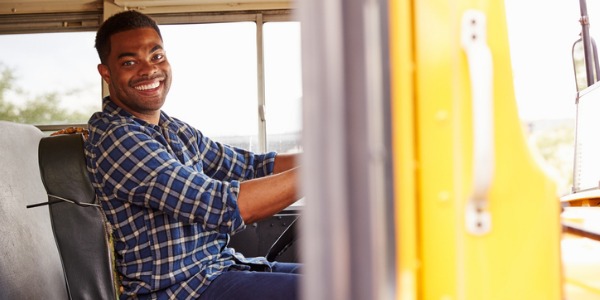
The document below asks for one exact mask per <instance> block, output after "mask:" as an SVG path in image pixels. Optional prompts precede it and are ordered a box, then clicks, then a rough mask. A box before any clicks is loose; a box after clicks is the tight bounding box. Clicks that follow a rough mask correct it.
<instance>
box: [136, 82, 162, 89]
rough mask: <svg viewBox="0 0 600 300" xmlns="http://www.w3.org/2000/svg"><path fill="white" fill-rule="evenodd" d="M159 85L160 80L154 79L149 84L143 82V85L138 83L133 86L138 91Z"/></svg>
mask: <svg viewBox="0 0 600 300" xmlns="http://www.w3.org/2000/svg"><path fill="white" fill-rule="evenodd" d="M159 85H160V81H155V82H152V83H149V84H143V85H138V86H136V87H135V89H136V90H138V91H145V90H151V89H155V88H157V87H158V86H159Z"/></svg>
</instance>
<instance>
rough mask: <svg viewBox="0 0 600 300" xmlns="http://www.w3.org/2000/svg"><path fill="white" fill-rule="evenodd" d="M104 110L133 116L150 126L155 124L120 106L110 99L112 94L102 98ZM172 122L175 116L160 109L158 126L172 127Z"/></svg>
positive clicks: (139, 121) (124, 115) (126, 116)
mask: <svg viewBox="0 0 600 300" xmlns="http://www.w3.org/2000/svg"><path fill="white" fill-rule="evenodd" d="M102 110H103V111H104V112H105V113H108V114H111V115H117V116H121V117H125V118H132V119H135V121H136V122H138V123H141V124H145V125H148V126H154V125H153V124H150V123H148V122H146V121H144V120H142V119H140V118H137V117H136V116H134V115H132V114H131V113H129V112H128V111H126V110H124V109H123V108H121V107H120V106H118V105H117V104H116V103H114V102H113V101H112V100H111V99H110V96H106V97H104V99H102ZM172 123H173V118H171V117H170V116H169V115H167V114H166V113H165V112H164V111H162V110H161V111H160V119H159V121H158V126H159V127H172V126H171V124H172Z"/></svg>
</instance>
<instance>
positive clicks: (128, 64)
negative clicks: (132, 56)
mask: <svg viewBox="0 0 600 300" xmlns="http://www.w3.org/2000/svg"><path fill="white" fill-rule="evenodd" d="M133 64H135V63H134V62H133V61H131V60H129V61H126V62H123V63H122V64H121V65H122V66H124V67H128V66H133Z"/></svg>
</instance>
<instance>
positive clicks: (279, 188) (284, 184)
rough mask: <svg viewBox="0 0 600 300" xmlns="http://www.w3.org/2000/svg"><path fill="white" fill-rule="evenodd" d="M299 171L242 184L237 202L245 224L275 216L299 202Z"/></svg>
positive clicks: (295, 170)
mask: <svg viewBox="0 0 600 300" xmlns="http://www.w3.org/2000/svg"><path fill="white" fill-rule="evenodd" d="M276 161H277V160H276ZM275 166H277V163H275ZM299 171H300V170H299V168H292V169H289V170H287V171H283V172H280V173H277V174H275V175H271V176H267V177H262V178H257V179H252V180H246V181H244V182H242V183H241V184H240V191H239V194H238V200H237V202H238V208H239V210H240V214H241V216H242V218H243V219H244V222H245V223H246V224H250V223H254V222H256V221H260V220H262V219H265V218H268V217H270V216H273V215H274V214H276V213H278V212H280V211H282V210H283V209H284V208H286V207H288V206H290V205H291V204H293V203H294V202H295V201H296V200H298V198H299V197H298V178H299V177H298V176H299Z"/></svg>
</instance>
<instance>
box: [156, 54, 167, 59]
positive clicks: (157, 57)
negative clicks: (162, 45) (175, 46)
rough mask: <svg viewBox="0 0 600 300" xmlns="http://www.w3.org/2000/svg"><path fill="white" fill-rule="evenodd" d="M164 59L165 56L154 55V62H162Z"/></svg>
mask: <svg viewBox="0 0 600 300" xmlns="http://www.w3.org/2000/svg"><path fill="white" fill-rule="evenodd" d="M163 58H165V55H164V54H156V55H154V60H161V59H163Z"/></svg>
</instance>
